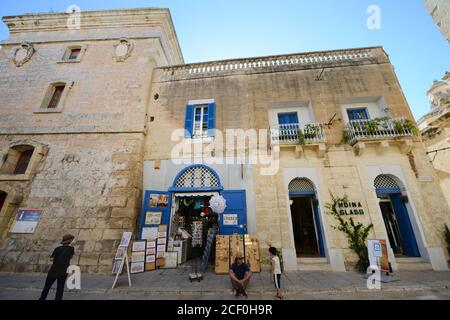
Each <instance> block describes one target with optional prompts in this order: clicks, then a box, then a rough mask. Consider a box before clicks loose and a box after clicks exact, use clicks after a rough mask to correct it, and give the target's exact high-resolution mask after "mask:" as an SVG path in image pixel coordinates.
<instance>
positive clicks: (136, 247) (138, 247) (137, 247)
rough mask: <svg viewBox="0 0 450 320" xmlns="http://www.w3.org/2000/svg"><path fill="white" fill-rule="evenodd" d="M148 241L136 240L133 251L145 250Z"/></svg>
mask: <svg viewBox="0 0 450 320" xmlns="http://www.w3.org/2000/svg"><path fill="white" fill-rule="evenodd" d="M145 247H146V242H145V241H134V242H133V247H132V251H133V252H140V251H143V252H145V249H146V248H145Z"/></svg>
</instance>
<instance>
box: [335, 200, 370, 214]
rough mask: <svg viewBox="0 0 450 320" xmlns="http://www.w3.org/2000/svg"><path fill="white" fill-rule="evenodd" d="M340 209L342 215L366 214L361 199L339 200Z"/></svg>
mask: <svg viewBox="0 0 450 320" xmlns="http://www.w3.org/2000/svg"><path fill="white" fill-rule="evenodd" d="M338 210H339V214H340V215H341V216H356V215H363V214H364V209H363V206H362V205H361V202H360V201H347V202H339V203H338Z"/></svg>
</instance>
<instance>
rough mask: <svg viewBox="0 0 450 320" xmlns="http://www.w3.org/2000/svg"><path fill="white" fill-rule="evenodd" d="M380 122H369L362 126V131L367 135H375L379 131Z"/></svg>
mask: <svg viewBox="0 0 450 320" xmlns="http://www.w3.org/2000/svg"><path fill="white" fill-rule="evenodd" d="M379 126H380V121H379V119H372V120H367V121H365V122H363V123H362V124H361V129H362V130H363V131H364V133H366V134H374V133H376V132H377V131H379V130H380V129H379Z"/></svg>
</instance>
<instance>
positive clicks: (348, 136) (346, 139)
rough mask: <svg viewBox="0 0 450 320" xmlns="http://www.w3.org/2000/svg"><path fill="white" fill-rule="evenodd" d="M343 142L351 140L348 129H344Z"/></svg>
mask: <svg viewBox="0 0 450 320" xmlns="http://www.w3.org/2000/svg"><path fill="white" fill-rule="evenodd" d="M341 142H342V143H345V144H347V143H349V142H350V133H349V132H348V131H347V130H344V131H342V139H341Z"/></svg>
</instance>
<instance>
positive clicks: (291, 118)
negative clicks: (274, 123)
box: [278, 112, 298, 124]
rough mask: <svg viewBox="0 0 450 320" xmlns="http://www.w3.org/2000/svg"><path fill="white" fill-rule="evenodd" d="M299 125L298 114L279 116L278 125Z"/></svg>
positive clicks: (280, 114) (281, 114)
mask: <svg viewBox="0 0 450 320" xmlns="http://www.w3.org/2000/svg"><path fill="white" fill-rule="evenodd" d="M297 123H298V116H297V112H290V113H279V114H278V124H297Z"/></svg>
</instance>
